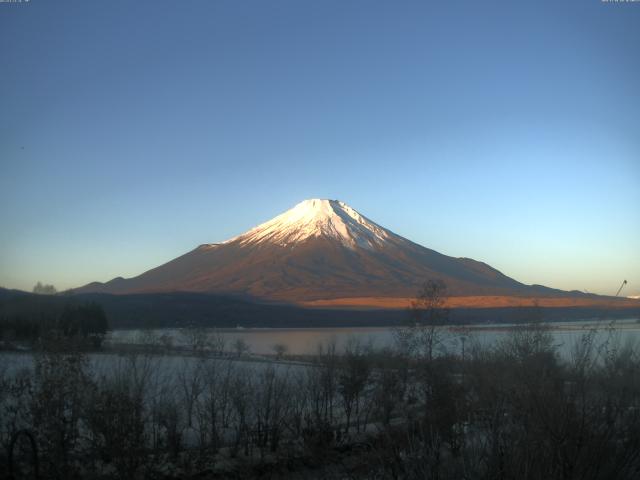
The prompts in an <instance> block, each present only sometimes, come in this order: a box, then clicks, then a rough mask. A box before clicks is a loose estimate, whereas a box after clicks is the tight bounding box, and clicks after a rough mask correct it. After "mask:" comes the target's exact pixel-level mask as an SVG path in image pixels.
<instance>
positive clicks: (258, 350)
mask: <svg viewBox="0 0 640 480" xmlns="http://www.w3.org/2000/svg"><path fill="white" fill-rule="evenodd" d="M548 325H549V327H550V329H551V330H550V333H551V335H552V337H553V339H554V343H555V345H556V346H557V348H558V351H559V353H560V355H561V356H562V357H565V358H566V357H568V356H570V354H571V351H572V349H573V346H574V345H575V344H576V342H578V341H580V339H581V338H582V337H583V335H585V334H586V333H588V332H589V331H590V330H593V329H597V332H596V334H595V335H596V343H597V344H601V343H603V342H605V341H606V340H607V339H610V340H611V341H615V342H617V343H618V344H626V343H629V342H631V343H634V342H637V341H638V340H640V323H639V322H638V320H637V319H635V318H628V319H620V320H616V321H615V323H613V324H612V323H610V322H602V321H593V320H585V321H582V322H563V323H552V324H548ZM513 327H514V326H513V325H504V324H500V325H466V326H459V327H455V328H453V327H441V328H440V329H439V331H440V333H441V334H442V337H443V339H444V340H443V346H444V348H446V349H447V351H449V352H451V353H455V352H460V351H461V349H462V338H463V337H464V340H465V344H466V345H467V346H469V345H472V344H473V343H474V342H476V343H477V344H480V345H484V346H487V345H491V344H494V343H495V342H497V341H499V340H500V339H502V338H505V336H506V335H508V334H509V333H510V331H511V330H512V329H513ZM187 332H188V330H185V329H157V330H135V329H134V330H114V331H112V332H110V333H109V335H108V337H107V339H106V344H107V345H113V346H117V345H122V344H124V345H142V344H146V343H149V342H150V341H157V340H158V339H160V338H164V339H165V340H166V339H167V338H168V339H170V341H171V343H172V345H174V346H181V345H186V344H188V343H189V336H188V334H187ZM202 332H203V333H205V334H206V335H207V336H208V337H209V338H214V337H217V338H221V339H223V341H224V343H225V346H226V347H225V348H226V350H232V345H233V343H234V342H236V341H237V340H238V339H242V340H243V341H244V342H246V344H247V346H248V347H249V349H250V352H251V353H253V354H257V355H266V354H273V353H274V348H273V347H274V345H277V344H280V345H284V346H285V347H286V349H287V353H289V354H293V355H307V354H313V353H315V352H316V351H317V348H318V345H319V344H324V345H326V344H328V343H329V342H335V343H336V347H337V349H338V351H343V350H344V347H345V345H346V344H347V342H349V341H353V340H357V341H359V342H361V343H363V344H370V345H372V346H373V347H374V348H384V347H391V346H393V344H394V334H393V332H394V329H393V328H387V327H349V328H333V327H332V328H283V329H278V328H247V329H202Z"/></svg>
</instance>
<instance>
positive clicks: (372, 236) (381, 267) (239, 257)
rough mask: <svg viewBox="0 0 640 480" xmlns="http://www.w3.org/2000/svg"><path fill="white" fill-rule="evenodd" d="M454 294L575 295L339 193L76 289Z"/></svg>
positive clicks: (318, 295) (330, 295) (309, 297)
mask: <svg viewBox="0 0 640 480" xmlns="http://www.w3.org/2000/svg"><path fill="white" fill-rule="evenodd" d="M430 278H432V279H440V280H442V281H444V282H445V284H446V285H447V293H448V295H452V296H482V295H487V296H491V295H494V296H495V295H499V296H532V295H533V296H535V295H538V296H576V295H578V296H579V295H584V294H582V293H580V292H565V291H562V290H557V289H552V288H549V287H544V286H536V285H525V284H523V283H521V282H518V281H517V280H514V279H513V278H510V277H508V276H507V275H505V274H503V273H502V272H500V271H499V270H497V269H495V268H493V267H492V266H490V265H488V264H486V263H484V262H480V261H477V260H474V259H471V258H467V257H459V258H456V257H450V256H447V255H443V254H441V253H439V252H436V251H435V250H432V249H429V248H427V247H423V246H421V245H419V244H417V243H415V242H412V241H411V240H408V239H406V238H404V237H402V236H400V235H398V234H396V233H394V232H392V231H390V230H388V229H386V228H384V227H382V226H380V225H378V224H377V223H375V222H374V221H372V220H370V219H369V218H367V217H366V216H364V215H362V214H360V213H359V212H358V211H356V210H355V209H353V208H352V207H350V206H349V205H347V204H346V203H344V202H341V201H338V200H326V199H310V200H305V201H303V202H300V203H299V204H297V205H295V206H294V207H293V208H291V209H290V210H287V211H285V212H284V213H282V214H280V215H278V216H276V217H274V218H272V219H271V220H268V221H266V222H264V223H261V224H260V225H258V226H256V227H254V228H252V229H250V230H248V231H247V232H245V233H243V234H240V235H238V236H236V237H233V238H231V239H229V240H227V241H224V242H220V243H211V244H206V243H205V244H201V245H200V246H198V247H196V248H195V249H193V250H191V251H190V252H187V253H185V254H183V255H181V256H179V257H177V258H175V259H173V260H171V261H169V262H167V263H165V264H163V265H160V266H158V267H155V268H153V269H150V270H148V271H146V272H144V273H142V274H141V275H138V276H136V277H133V278H129V279H124V278H122V277H116V278H115V279H113V280H110V281H109V282H106V283H99V282H93V283H90V284H88V285H85V286H84V287H81V288H79V289H77V290H76V291H78V292H81V293H88V292H101V293H112V294H132V293H155V292H174V291H183V292H200V293H217V294H232V295H247V296H250V297H255V298H258V299H263V300H269V301H284V302H294V303H295V302H305V301H306V302H308V301H317V300H331V299H339V298H350V297H359V298H364V297H398V298H400V297H410V296H413V295H415V292H416V291H417V290H418V288H419V287H420V285H421V284H422V283H423V282H424V281H425V280H427V279H430Z"/></svg>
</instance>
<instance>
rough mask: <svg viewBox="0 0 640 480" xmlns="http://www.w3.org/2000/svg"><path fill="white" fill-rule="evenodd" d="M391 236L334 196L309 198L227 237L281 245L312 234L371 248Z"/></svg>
mask: <svg viewBox="0 0 640 480" xmlns="http://www.w3.org/2000/svg"><path fill="white" fill-rule="evenodd" d="M392 236H394V234H393V233H391V232H390V231H389V230H386V229H385V228H383V227H381V226H380V225H378V224H376V223H375V222H372V221H371V220H369V219H368V218H366V217H365V216H364V215H361V214H360V213H358V212H357V211H356V210H354V209H353V208H351V207H350V206H349V205H347V204H346V203H344V202H341V201H338V200H325V199H318V198H314V199H310V200H305V201H303V202H300V203H298V204H297V205H296V206H295V207H293V208H292V209H290V210H287V211H286V212H284V213H282V214H280V215H278V216H277V217H275V218H273V219H271V220H269V221H268V222H265V223H263V224H261V225H258V226H257V227H255V228H252V229H251V230H249V231H248V232H246V233H244V234H242V235H239V236H238V237H234V238H232V239H230V240H227V241H226V242H225V243H231V242H238V243H240V244H241V245H254V244H259V243H264V242H268V243H271V244H277V245H281V246H287V245H292V244H295V243H297V242H301V241H303V240H306V239H309V238H313V237H328V238H331V239H334V240H338V241H339V242H340V243H342V244H343V245H344V246H346V247H349V248H355V247H362V248H366V249H373V248H376V247H380V246H382V245H383V244H384V243H385V242H387V241H388V239H389V238H390V237H392Z"/></svg>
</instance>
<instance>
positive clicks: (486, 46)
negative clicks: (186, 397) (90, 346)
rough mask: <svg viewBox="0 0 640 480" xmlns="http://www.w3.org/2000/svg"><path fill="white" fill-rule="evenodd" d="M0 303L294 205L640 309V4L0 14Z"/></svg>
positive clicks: (193, 4) (102, 274) (111, 7)
mask: <svg viewBox="0 0 640 480" xmlns="http://www.w3.org/2000/svg"><path fill="white" fill-rule="evenodd" d="M0 75H1V77H0V78H1V85H2V88H1V90H0V285H2V286H4V287H12V288H22V289H27V290H30V289H31V288H32V287H33V285H34V284H35V283H36V281H38V280H40V281H42V282H46V283H52V284H54V285H55V286H56V287H57V288H58V289H63V288H68V287H73V286H78V285H82V284H85V283H87V282H89V281H93V280H100V281H106V280H108V279H110V278H112V277H115V276H125V277H127V276H133V275H137V274H139V273H141V272H142V271H144V270H147V269H149V268H151V267H154V266H157V265H159V264H161V263H164V262H165V261H168V260H170V259H172V258H174V257H176V256H178V255H180V254H182V253H184V252H186V251H188V250H190V249H192V248H194V247H195V246H197V245H198V244H201V243H208V242H215V241H221V240H225V239H227V238H229V237H232V236H234V235H237V234H239V233H241V232H243V231H245V230H247V229H249V228H250V227H252V226H254V225H256V224H258V223H260V222H263V221H265V220H268V219H270V218H271V217H273V216H275V215H277V214H279V213H281V212H282V211H284V210H286V209H288V208H290V207H292V206H293V205H294V204H296V203H298V202H299V201H301V200H304V199H306V198H313V197H321V198H335V199H340V200H343V201H345V202H346V203H348V204H349V205H351V206H352V207H354V208H356V209H357V210H359V211H360V212H361V213H363V214H364V215H366V216H368V217H369V218H371V219H372V220H374V221H376V222H378V223H380V224H381V225H383V226H385V227H387V228H389V229H391V230H393V231H395V232H396V233H398V234H400V235H403V236H405V237H407V238H409V239H411V240H413V241H415V242H417V243H420V244H422V245H425V246H427V247H430V248H433V249H435V250H438V251H440V252H442V253H445V254H448V255H453V256H467V257H472V258H475V259H477V260H482V261H485V262H487V263H489V264H491V265H492V266H494V267H496V268H498V269H500V270H501V271H503V272H504V273H505V274H507V275H509V276H512V277H514V278H516V279H518V280H520V281H523V282H525V283H539V284H545V285H548V286H551V287H557V288H563V289H579V290H583V289H587V290H588V291H591V292H597V293H605V294H614V293H615V292H616V290H617V289H618V287H619V285H620V284H621V282H622V280H623V279H625V278H626V279H627V280H628V281H629V285H628V287H627V288H626V290H625V293H626V294H628V295H630V294H640V3H638V2H635V3H603V2H601V1H600V0H579V1H561V2H559V1H557V0H553V1H539V0H536V1H529V2H514V1H508V0H505V1H498V2H495V1H491V0H488V1H482V2H479V1H476V0H472V1H456V2H428V1H423V0H420V1H398V0H393V1H371V0H368V1H350V0H336V1H328V0H322V1H318V0H313V1H311V0H289V1H286V0H273V1H267V0H257V1H237V0H232V1H218V0H190V1H186V2H178V1H171V2H169V1H158V0H153V1H151V0H148V1H142V0H138V1H128V0H127V1H120V0H108V1H86V0H82V1H52V0H31V1H28V2H22V3H0Z"/></svg>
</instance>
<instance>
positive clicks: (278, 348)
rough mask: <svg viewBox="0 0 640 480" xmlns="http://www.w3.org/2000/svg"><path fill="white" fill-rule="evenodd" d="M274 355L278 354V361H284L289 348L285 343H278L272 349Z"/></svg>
mask: <svg viewBox="0 0 640 480" xmlns="http://www.w3.org/2000/svg"><path fill="white" fill-rule="evenodd" d="M271 349H272V350H273V353H275V354H276V358H277V359H278V360H282V359H283V358H284V356H285V355H286V353H287V352H288V351H289V347H287V346H286V345H285V344H284V343H276V344H275V345H273V346H272V347H271Z"/></svg>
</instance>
